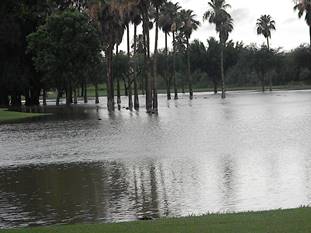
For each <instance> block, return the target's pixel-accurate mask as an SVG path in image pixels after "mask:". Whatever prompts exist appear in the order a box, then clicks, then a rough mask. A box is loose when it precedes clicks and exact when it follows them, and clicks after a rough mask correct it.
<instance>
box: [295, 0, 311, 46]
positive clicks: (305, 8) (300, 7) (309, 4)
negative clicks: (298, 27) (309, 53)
mask: <svg viewBox="0 0 311 233" xmlns="http://www.w3.org/2000/svg"><path fill="white" fill-rule="evenodd" d="M294 10H297V11H298V17H299V18H301V17H302V16H303V15H304V14H305V20H306V23H307V24H308V26H309V33H310V46H311V0H296V5H295V7H294Z"/></svg>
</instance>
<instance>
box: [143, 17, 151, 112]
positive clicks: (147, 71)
mask: <svg viewBox="0 0 311 233" xmlns="http://www.w3.org/2000/svg"><path fill="white" fill-rule="evenodd" d="M143 38H144V45H145V46H144V50H145V52H144V54H145V59H144V60H145V61H144V62H145V64H144V69H145V79H146V83H145V85H146V110H147V113H151V112H152V87H151V79H150V44H149V42H150V37H149V18H148V16H147V15H146V13H144V14H143Z"/></svg>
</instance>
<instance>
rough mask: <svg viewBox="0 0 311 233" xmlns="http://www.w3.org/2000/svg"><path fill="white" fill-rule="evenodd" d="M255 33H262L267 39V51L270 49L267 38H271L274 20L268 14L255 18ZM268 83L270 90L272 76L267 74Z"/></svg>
mask: <svg viewBox="0 0 311 233" xmlns="http://www.w3.org/2000/svg"><path fill="white" fill-rule="evenodd" d="M256 26H257V34H258V35H263V36H264V37H265V38H266V39H267V48H268V52H269V51H270V43H269V38H271V31H272V30H276V28H275V21H274V20H273V19H272V17H271V16H270V15H262V16H261V17H260V18H259V19H257V23H256ZM269 85H270V91H272V77H271V75H270V76H269Z"/></svg>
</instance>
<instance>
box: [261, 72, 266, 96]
mask: <svg viewBox="0 0 311 233" xmlns="http://www.w3.org/2000/svg"><path fill="white" fill-rule="evenodd" d="M261 88H262V92H265V91H266V88H265V74H264V73H262V74H261Z"/></svg>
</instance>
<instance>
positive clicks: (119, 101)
mask: <svg viewBox="0 0 311 233" xmlns="http://www.w3.org/2000/svg"><path fill="white" fill-rule="evenodd" d="M116 56H117V58H118V57H119V45H116ZM117 104H118V109H119V110H120V109H121V87H120V77H117Z"/></svg>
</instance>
